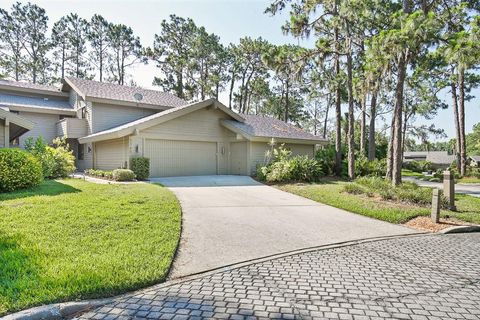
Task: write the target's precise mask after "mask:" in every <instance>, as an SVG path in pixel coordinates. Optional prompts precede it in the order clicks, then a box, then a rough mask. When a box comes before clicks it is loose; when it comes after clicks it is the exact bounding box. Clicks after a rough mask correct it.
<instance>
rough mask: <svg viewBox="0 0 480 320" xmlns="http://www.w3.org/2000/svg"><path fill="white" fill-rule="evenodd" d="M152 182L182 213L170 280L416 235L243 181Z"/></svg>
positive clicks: (227, 178) (242, 178)
mask: <svg viewBox="0 0 480 320" xmlns="http://www.w3.org/2000/svg"><path fill="white" fill-rule="evenodd" d="M153 180H154V181H155V182H159V183H161V184H163V185H165V186H167V187H168V188H170V189H171V190H172V191H173V192H174V193H175V195H176V196H177V197H178V199H179V200H180V203H181V206H182V210H183V230H182V237H181V242H180V247H179V251H178V253H177V257H176V258H175V260H174V264H173V269H172V272H171V273H170V278H171V279H173V278H178V277H183V276H186V275H190V274H193V273H198V272H202V271H206V270H210V269H213V268H219V267H222V266H226V265H229V264H233V263H238V262H242V261H246V260H250V259H256V258H260V257H266V256H269V255H274V254H278V253H283V252H287V251H292V250H297V249H302V248H307V247H313V246H319V245H325V244H332V243H338V242H344V241H352V240H357V239H365V238H371V237H383V236H393V235H404V234H410V233H414V232H416V231H415V230H412V229H409V228H406V227H402V226H399V225H394V224H390V223H386V222H383V221H379V220H375V219H370V218H367V217H364V216H361V215H357V214H353V213H349V212H347V211H344V210H340V209H336V208H333V207H330V206H327V205H323V204H320V203H317V202H314V201H312V200H309V199H305V198H302V197H299V196H296V195H293V194H290V193H287V192H284V191H281V190H278V189H276V188H273V187H269V186H266V185H263V184H260V183H258V182H256V181H255V180H253V179H252V178H250V177H245V176H199V177H175V178H159V179H153Z"/></svg>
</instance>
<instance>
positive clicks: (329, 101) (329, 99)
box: [323, 94, 331, 138]
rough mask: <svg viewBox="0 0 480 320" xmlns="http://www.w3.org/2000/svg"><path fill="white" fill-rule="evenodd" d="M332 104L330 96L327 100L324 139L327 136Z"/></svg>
mask: <svg viewBox="0 0 480 320" xmlns="http://www.w3.org/2000/svg"><path fill="white" fill-rule="evenodd" d="M330 103H331V98H330V94H329V95H328V99H327V108H326V110H325V120H324V121H323V137H324V138H325V137H326V136H327V123H328V111H330Z"/></svg>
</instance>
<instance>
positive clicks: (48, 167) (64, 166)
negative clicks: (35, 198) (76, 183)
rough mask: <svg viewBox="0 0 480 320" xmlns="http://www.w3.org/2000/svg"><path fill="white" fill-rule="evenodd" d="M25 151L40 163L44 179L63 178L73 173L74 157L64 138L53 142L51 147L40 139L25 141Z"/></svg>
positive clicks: (30, 138)
mask: <svg viewBox="0 0 480 320" xmlns="http://www.w3.org/2000/svg"><path fill="white" fill-rule="evenodd" d="M25 150H27V151H28V152H29V153H31V154H32V155H33V156H35V157H36V158H37V159H38V160H39V161H40V163H41V166H42V172H43V177H44V178H53V179H55V178H65V177H67V176H68V175H69V174H72V173H73V172H74V171H75V169H76V168H75V156H74V155H73V151H71V150H70V149H69V146H68V144H67V142H66V139H65V138H56V139H55V140H53V147H51V146H49V145H47V143H46V142H45V140H43V138H42V137H38V138H37V139H36V140H33V138H32V137H29V138H28V139H27V140H26V141H25Z"/></svg>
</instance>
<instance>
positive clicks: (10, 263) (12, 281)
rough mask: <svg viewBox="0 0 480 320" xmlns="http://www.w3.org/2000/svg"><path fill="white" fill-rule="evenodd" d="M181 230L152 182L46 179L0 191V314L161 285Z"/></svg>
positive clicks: (172, 207)
mask: <svg viewBox="0 0 480 320" xmlns="http://www.w3.org/2000/svg"><path fill="white" fill-rule="evenodd" d="M180 229H181V210H180V205H179V203H178V201H177V199H176V198H175V196H174V195H173V194H172V193H171V192H170V191H169V190H167V189H166V188H164V187H162V186H159V185H153V184H129V185H118V184H117V185H115V184H112V185H99V184H93V183H89V182H85V181H82V180H73V179H69V180H59V181H54V180H50V181H45V182H43V183H42V184H41V185H40V186H39V187H36V188H32V189H30V190H27V191H19V192H13V193H6V194H5V193H4V194H0V266H1V268H0V315H2V314H5V313H9V312H13V311H16V310H20V309H25V308H27V307H31V306H34V305H39V304H44V303H52V302H59V301H66V300H75V299H85V298H94V297H104V296H109V295H114V294H118V293H121V292H125V291H129V290H133V289H136V288H140V287H143V286H147V285H150V284H154V283H158V282H162V281H164V280H165V277H166V276H167V273H168V270H169V267H170V264H171V262H172V259H173V256H174V253H175V250H176V247H177V243H178V240H179V237H180Z"/></svg>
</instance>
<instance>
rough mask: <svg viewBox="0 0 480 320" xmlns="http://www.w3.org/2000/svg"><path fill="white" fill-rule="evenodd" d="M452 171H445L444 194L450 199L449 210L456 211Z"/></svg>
mask: <svg viewBox="0 0 480 320" xmlns="http://www.w3.org/2000/svg"><path fill="white" fill-rule="evenodd" d="M453 178H454V175H453V173H452V172H451V171H450V170H445V171H443V194H444V195H445V197H446V198H447V199H448V209H449V210H452V211H455V210H456V207H455V181H454V179H453Z"/></svg>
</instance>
